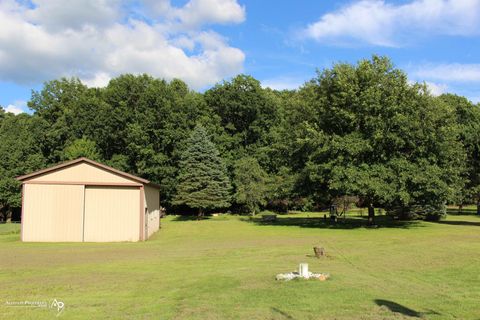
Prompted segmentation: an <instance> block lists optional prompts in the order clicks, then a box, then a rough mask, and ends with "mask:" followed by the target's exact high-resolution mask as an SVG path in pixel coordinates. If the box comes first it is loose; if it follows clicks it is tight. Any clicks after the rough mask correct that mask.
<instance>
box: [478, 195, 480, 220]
mask: <svg viewBox="0 0 480 320" xmlns="http://www.w3.org/2000/svg"><path fill="white" fill-rule="evenodd" d="M477 215H479V216H480V198H479V199H478V200H477Z"/></svg>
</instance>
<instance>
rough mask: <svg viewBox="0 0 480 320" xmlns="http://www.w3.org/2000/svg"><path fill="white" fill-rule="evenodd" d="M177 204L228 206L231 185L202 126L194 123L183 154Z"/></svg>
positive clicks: (175, 201) (200, 210)
mask: <svg viewBox="0 0 480 320" xmlns="http://www.w3.org/2000/svg"><path fill="white" fill-rule="evenodd" d="M177 183H178V186H177V194H176V196H175V199H174V202H173V203H174V204H176V205H187V206H189V207H191V208H197V209H199V216H201V215H202V214H203V211H204V210H205V209H216V208H227V207H228V206H230V198H231V196H230V193H231V185H230V180H229V178H228V176H227V173H226V168H225V165H224V163H223V161H222V159H221V157H220V154H219V153H218V150H217V149H216V147H215V145H214V144H213V143H212V142H211V141H210V139H209V138H208V135H207V132H206V131H205V129H204V128H203V127H202V126H196V127H195V129H194V130H193V132H192V134H191V135H190V138H189V139H188V141H187V148H186V150H185V151H184V153H183V154H182V157H181V161H180V172H179V175H178V179H177Z"/></svg>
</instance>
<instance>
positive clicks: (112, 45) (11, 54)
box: [0, 0, 245, 89]
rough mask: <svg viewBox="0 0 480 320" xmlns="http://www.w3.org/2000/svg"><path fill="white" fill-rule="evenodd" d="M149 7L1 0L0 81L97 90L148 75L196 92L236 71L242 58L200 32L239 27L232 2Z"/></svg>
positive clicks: (107, 1) (110, 0)
mask: <svg viewBox="0 0 480 320" xmlns="http://www.w3.org/2000/svg"><path fill="white" fill-rule="evenodd" d="M150 2H151V3H148V1H145V3H144V5H145V8H153V7H151V5H152V4H153V5H154V6H155V10H153V9H152V10H151V11H148V10H144V11H138V10H143V9H138V10H137V9H135V10H137V11H132V10H134V9H133V7H129V9H128V10H125V7H128V6H129V5H131V3H125V2H124V1H120V0H101V1H94V0H88V1H86V0H85V1H84V0H75V1H71V2H68V5H67V4H66V2H65V1H61V0H49V1H46V0H34V1H33V4H34V7H33V8H29V7H26V6H23V5H21V4H19V3H17V2H15V1H13V0H3V1H0V21H2V27H1V28H0V80H7V81H13V82H16V83H35V82H42V81H45V80H50V79H53V78H58V77H61V76H78V77H80V78H81V79H82V80H83V81H85V82H86V83H87V84H88V85H91V86H101V85H105V84H107V83H108V81H109V79H110V78H112V77H114V76H117V75H119V74H121V73H149V74H151V75H153V76H156V77H161V78H166V79H172V78H181V79H183V80H185V81H186V82H187V83H188V84H189V85H191V86H192V87H194V88H196V89H198V88H202V87H204V86H206V85H209V84H213V83H215V82H217V81H219V80H221V79H223V78H224V77H227V76H231V75H234V74H237V73H239V72H241V71H242V69H243V62H244V60H245V55H244V53H243V52H242V51H241V50H240V49H237V48H234V47H231V46H229V45H228V42H227V39H225V38H224V37H222V36H221V35H219V34H217V33H215V32H213V31H210V30H204V29H203V28H202V27H201V26H202V25H204V24H209V23H239V22H241V21H243V19H244V18H245V9H244V8H243V7H241V6H240V5H238V3H237V2H236V1H234V0H215V1H214V0H190V1H189V2H188V3H187V4H186V5H185V6H183V7H180V8H177V7H172V6H171V4H170V2H169V1H164V0H163V1H155V2H154V1H150ZM132 3H133V2H132ZM132 12H133V13H132ZM152 15H155V16H152ZM142 16H143V17H144V18H141V17H142Z"/></svg>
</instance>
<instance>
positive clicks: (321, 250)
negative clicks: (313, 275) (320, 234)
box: [313, 247, 325, 258]
mask: <svg viewBox="0 0 480 320" xmlns="http://www.w3.org/2000/svg"><path fill="white" fill-rule="evenodd" d="M313 252H315V257H317V258H320V257H323V256H325V249H324V248H322V247H313Z"/></svg>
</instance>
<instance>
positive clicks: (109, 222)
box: [83, 186, 140, 242]
mask: <svg viewBox="0 0 480 320" xmlns="http://www.w3.org/2000/svg"><path fill="white" fill-rule="evenodd" d="M139 235H140V189H139V188H137V187H111V186H109V187H93V186H86V187H85V217H84V238H83V240H84V241H91V242H108V241H138V240H139Z"/></svg>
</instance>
